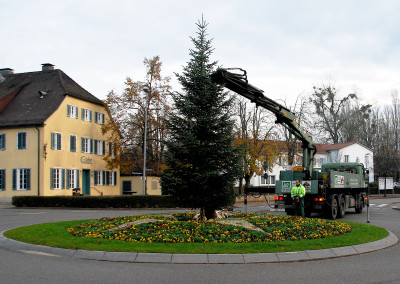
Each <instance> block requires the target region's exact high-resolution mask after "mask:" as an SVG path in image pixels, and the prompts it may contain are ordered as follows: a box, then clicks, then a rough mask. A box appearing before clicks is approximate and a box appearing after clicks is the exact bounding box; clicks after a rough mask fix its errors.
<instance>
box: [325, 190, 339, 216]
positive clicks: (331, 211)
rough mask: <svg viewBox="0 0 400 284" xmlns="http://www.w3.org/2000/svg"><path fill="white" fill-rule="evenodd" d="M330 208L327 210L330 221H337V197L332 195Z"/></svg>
mask: <svg viewBox="0 0 400 284" xmlns="http://www.w3.org/2000/svg"><path fill="white" fill-rule="evenodd" d="M329 203H330V204H328V208H327V217H328V218H329V219H332V220H335V219H336V217H337V214H338V202H337V199H336V196H335V195H332V196H331V197H330V198H329Z"/></svg>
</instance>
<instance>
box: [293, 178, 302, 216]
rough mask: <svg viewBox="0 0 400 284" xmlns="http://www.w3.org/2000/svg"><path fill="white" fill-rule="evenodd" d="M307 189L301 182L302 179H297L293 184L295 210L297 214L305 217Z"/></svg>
mask: <svg viewBox="0 0 400 284" xmlns="http://www.w3.org/2000/svg"><path fill="white" fill-rule="evenodd" d="M305 195H306V189H305V187H304V186H303V185H302V184H301V182H300V180H296V185H295V186H293V188H292V192H291V197H292V199H293V204H294V211H295V215H296V216H302V217H304V196H305Z"/></svg>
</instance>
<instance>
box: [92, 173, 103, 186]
mask: <svg viewBox="0 0 400 284" xmlns="http://www.w3.org/2000/svg"><path fill="white" fill-rule="evenodd" d="M104 175H105V172H104V171H94V185H104Z"/></svg>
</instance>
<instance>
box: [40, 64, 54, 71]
mask: <svg viewBox="0 0 400 284" xmlns="http://www.w3.org/2000/svg"><path fill="white" fill-rule="evenodd" d="M50 70H54V65H53V64H50V63H43V64H42V71H50Z"/></svg>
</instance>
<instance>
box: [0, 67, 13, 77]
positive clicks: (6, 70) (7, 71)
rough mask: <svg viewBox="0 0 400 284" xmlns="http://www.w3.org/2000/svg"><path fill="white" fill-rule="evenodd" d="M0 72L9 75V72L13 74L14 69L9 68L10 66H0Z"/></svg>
mask: <svg viewBox="0 0 400 284" xmlns="http://www.w3.org/2000/svg"><path fill="white" fill-rule="evenodd" d="M0 74H1V75H11V74H14V69H11V68H2V69H0Z"/></svg>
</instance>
